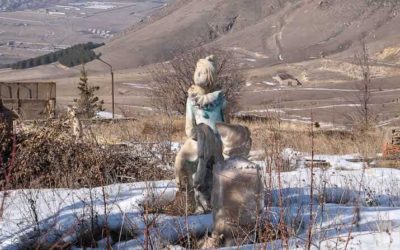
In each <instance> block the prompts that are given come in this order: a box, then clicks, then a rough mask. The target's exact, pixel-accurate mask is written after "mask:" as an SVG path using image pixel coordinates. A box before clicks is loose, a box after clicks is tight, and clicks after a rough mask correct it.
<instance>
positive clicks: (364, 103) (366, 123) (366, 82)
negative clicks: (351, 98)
mask: <svg viewBox="0 0 400 250" xmlns="http://www.w3.org/2000/svg"><path fill="white" fill-rule="evenodd" d="M354 62H355V64H356V65H357V66H358V69H359V73H358V75H360V76H361V82H360V83H359V84H358V85H357V89H358V92H357V94H356V96H355V103H354V104H355V105H354V112H353V113H351V114H350V115H349V117H350V120H351V122H352V124H353V126H354V127H356V128H358V129H360V130H363V131H364V130H368V129H370V128H372V127H373V126H374V124H375V123H376V121H377V114H376V112H375V111H374V110H373V108H372V107H371V103H372V86H371V85H372V83H371V78H372V77H371V59H370V57H369V53H368V48H367V46H366V44H365V42H364V41H363V40H362V41H361V50H360V51H359V52H356V53H355V55H354Z"/></svg>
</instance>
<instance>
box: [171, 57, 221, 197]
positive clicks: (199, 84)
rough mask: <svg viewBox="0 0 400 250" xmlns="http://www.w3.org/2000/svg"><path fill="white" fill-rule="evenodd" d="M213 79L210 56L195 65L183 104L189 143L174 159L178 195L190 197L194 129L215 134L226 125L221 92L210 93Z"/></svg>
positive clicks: (213, 63) (194, 147) (194, 149)
mask: <svg viewBox="0 0 400 250" xmlns="http://www.w3.org/2000/svg"><path fill="white" fill-rule="evenodd" d="M215 75H216V67H215V58H214V56H213V55H211V56H208V57H206V58H204V59H200V60H199V61H198V62H197V65H196V70H195V73H194V78H193V79H194V83H195V85H192V86H191V87H190V88H189V90H188V99H187V102H186V126H185V131H186V135H187V137H188V139H187V140H186V142H185V144H184V145H183V146H182V148H181V150H180V151H179V153H178V155H177V156H176V159H175V171H176V179H177V183H178V186H179V190H180V191H184V190H188V192H189V195H190V197H191V198H192V197H193V193H192V192H193V177H192V175H193V174H194V173H195V172H196V168H197V161H198V155H197V154H198V147H197V141H196V140H197V139H196V135H197V132H196V127H197V125H199V124H201V123H202V124H205V125H207V126H208V127H210V128H211V129H212V131H213V132H214V134H218V131H217V128H216V124H217V123H218V122H225V121H226V117H227V116H226V115H225V114H224V113H225V111H226V100H225V97H224V94H223V92H222V91H220V90H219V91H214V92H211V93H210V89H211V88H212V84H213V83H214V79H215Z"/></svg>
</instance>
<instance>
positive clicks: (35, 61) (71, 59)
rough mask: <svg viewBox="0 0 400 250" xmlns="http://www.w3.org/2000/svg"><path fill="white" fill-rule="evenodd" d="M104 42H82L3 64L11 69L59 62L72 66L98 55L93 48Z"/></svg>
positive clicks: (88, 60)
mask: <svg viewBox="0 0 400 250" xmlns="http://www.w3.org/2000/svg"><path fill="white" fill-rule="evenodd" d="M103 45H104V43H92V42H89V43H82V44H77V45H74V46H72V47H69V48H67V49H62V50H59V51H56V52H51V53H48V54H45V55H42V56H38V57H34V58H30V59H27V60H23V61H19V62H17V63H14V64H10V65H5V67H6V68H12V69H28V68H33V67H36V66H40V65H47V64H50V63H54V62H59V63H61V64H62V65H64V66H67V67H74V66H76V65H80V64H82V63H87V62H90V61H92V60H94V59H96V58H97V57H98V55H96V53H95V52H94V51H93V49H96V48H98V47H100V46H103Z"/></svg>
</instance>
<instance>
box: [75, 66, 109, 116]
mask: <svg viewBox="0 0 400 250" xmlns="http://www.w3.org/2000/svg"><path fill="white" fill-rule="evenodd" d="M78 89H79V98H77V99H74V102H75V103H76V106H77V109H78V113H80V114H82V116H83V117H85V118H93V117H94V116H95V115H96V113H97V112H98V111H103V110H104V109H103V104H104V101H103V100H101V101H100V100H99V98H98V97H97V96H95V92H96V91H98V90H99V89H100V87H99V86H89V83H88V76H87V71H86V69H85V65H83V66H82V70H81V76H80V82H79V85H78Z"/></svg>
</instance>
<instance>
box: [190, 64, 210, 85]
mask: <svg viewBox="0 0 400 250" xmlns="http://www.w3.org/2000/svg"><path fill="white" fill-rule="evenodd" d="M193 80H194V84H196V85H197V86H200V87H202V88H205V87H207V85H208V83H209V72H208V70H207V69H206V68H204V67H200V68H199V67H197V68H196V71H195V72H194V79H193Z"/></svg>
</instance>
